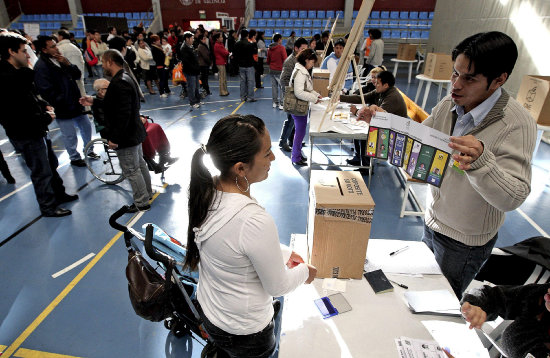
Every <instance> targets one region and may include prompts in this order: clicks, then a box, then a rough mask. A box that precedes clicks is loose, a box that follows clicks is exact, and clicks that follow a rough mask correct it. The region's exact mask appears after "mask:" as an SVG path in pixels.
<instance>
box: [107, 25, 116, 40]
mask: <svg viewBox="0 0 550 358" xmlns="http://www.w3.org/2000/svg"><path fill="white" fill-rule="evenodd" d="M107 32H108V33H109V36H107V42H109V40H110V39H112V38H113V37H115V36H117V35H118V34H117V32H116V27H114V26H109V27H108V28H107Z"/></svg>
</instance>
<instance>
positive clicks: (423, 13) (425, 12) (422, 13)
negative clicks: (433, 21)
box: [418, 11, 428, 20]
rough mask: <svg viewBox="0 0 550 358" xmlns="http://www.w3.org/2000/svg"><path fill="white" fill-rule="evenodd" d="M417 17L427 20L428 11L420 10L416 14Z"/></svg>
mask: <svg viewBox="0 0 550 358" xmlns="http://www.w3.org/2000/svg"><path fill="white" fill-rule="evenodd" d="M418 18H419V19H422V20H428V12H427V11H422V12H421V13H419V14H418Z"/></svg>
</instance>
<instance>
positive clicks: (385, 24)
mask: <svg viewBox="0 0 550 358" xmlns="http://www.w3.org/2000/svg"><path fill="white" fill-rule="evenodd" d="M380 27H381V28H388V27H390V20H380Z"/></svg>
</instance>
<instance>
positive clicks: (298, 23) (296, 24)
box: [294, 20, 304, 27]
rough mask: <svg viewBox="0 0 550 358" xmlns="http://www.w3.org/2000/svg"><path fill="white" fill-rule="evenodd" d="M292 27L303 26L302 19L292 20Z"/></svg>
mask: <svg viewBox="0 0 550 358" xmlns="http://www.w3.org/2000/svg"><path fill="white" fill-rule="evenodd" d="M294 27H304V22H303V20H294Z"/></svg>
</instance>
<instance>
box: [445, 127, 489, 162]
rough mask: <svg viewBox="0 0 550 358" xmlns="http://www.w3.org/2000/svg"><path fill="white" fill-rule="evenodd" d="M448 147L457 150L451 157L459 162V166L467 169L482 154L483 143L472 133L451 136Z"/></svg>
mask: <svg viewBox="0 0 550 358" xmlns="http://www.w3.org/2000/svg"><path fill="white" fill-rule="evenodd" d="M449 147H450V148H452V149H454V150H456V151H457V152H459V154H453V159H454V160H456V161H457V162H458V163H459V168H460V169H462V170H469V169H470V168H471V164H472V163H473V162H475V161H476V160H477V158H479V157H480V156H481V154H483V144H482V143H481V142H480V141H479V140H478V139H477V138H476V137H474V136H473V135H471V134H469V135H467V136H463V137H451V143H449Z"/></svg>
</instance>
